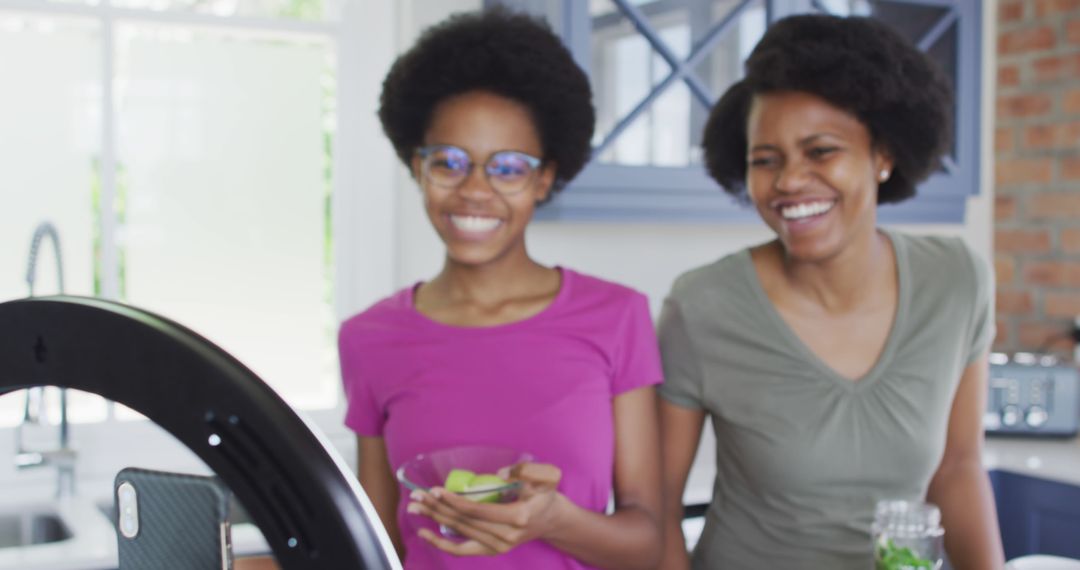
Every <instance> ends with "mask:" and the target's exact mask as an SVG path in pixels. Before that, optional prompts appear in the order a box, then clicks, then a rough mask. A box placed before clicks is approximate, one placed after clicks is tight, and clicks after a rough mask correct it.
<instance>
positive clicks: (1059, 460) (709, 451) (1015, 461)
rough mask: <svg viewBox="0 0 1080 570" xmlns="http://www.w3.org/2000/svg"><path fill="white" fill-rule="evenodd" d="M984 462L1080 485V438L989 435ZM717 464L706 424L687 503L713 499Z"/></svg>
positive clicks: (689, 486) (689, 483)
mask: <svg viewBox="0 0 1080 570" xmlns="http://www.w3.org/2000/svg"><path fill="white" fill-rule="evenodd" d="M983 465H985V466H986V469H987V470H995V469H997V470H1001V471H1009V472H1011V473H1017V474H1020V475H1027V476H1030V477H1037V478H1040V479H1046V480H1050V481H1056V482H1059V483H1065V484H1068V485H1076V486H1080V438H1078V437H1072V438H1068V439H1060V438H1059V439H1038V438H1031V437H1026V438H1024V437H1002V436H988V437H987V438H986V444H985V447H984V449H983ZM715 466H716V443H715V441H714V439H713V434H712V426H711V425H709V424H708V423H706V425H705V429H704V430H703V432H702V438H701V444H700V446H699V447H698V454H697V457H696V458H695V459H694V465H693V466H692V467H691V469H690V477H689V479H688V480H687V482H686V491H685V492H684V493H683V503H684V504H687V505H700V504H707V503H709V502H710V501H711V500H712V486H713V478H714V477H715V474H716V467H715Z"/></svg>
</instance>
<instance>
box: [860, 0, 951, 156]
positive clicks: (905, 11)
mask: <svg viewBox="0 0 1080 570" xmlns="http://www.w3.org/2000/svg"><path fill="white" fill-rule="evenodd" d="M950 9H951V7H950V6H932V5H922V4H913V3H910V2H885V1H876V2H873V16H874V17H875V18H880V19H881V20H883V21H885V22H886V23H887V24H889V25H890V26H892V27H893V28H895V29H896V30H897V31H899V32H900V33H901V34H902V35H903V36H904V37H906V38H908V39H909V40H911V42H912V43H914V44H916V45H918V44H920V43H921V42H922V41H923V40H924V38H927V34H929V33H931V32H932V31H934V30H935V29H936V28H937V27H938V24H939V22H941V21H942V19H943V18H945V17H946V16H947V15H948V14H949V11H950ZM958 23H959V20H957V21H954V22H953V23H952V24H951V25H949V26H948V27H946V28H945V29H944V30H943V31H942V33H941V35H940V36H938V37H937V39H936V41H934V42H932V43H930V44H928V45H926V46H925V47H926V53H927V55H929V56H930V59H932V60H934V61H935V62H936V63H937V64H938V65H939V66H940V67H941V70H942V71H943V72H944V73H945V77H946V78H948V80H949V83H950V84H951V85H952V86H953V88H954V89H955V88H956V77H957V73H958V71H959V70H958V69H957V61H958V58H959V43H958V36H957V34H958V30H959V28H958ZM958 103H959V101H957V100H956V99H954V100H953V115H954V116H958V115H957V113H959V112H960V109H959V107H958ZM958 143H959V137H954V138H953V148H952V156H953V158H954V159H957V158H958V155H957V146H956V145H957V144H958Z"/></svg>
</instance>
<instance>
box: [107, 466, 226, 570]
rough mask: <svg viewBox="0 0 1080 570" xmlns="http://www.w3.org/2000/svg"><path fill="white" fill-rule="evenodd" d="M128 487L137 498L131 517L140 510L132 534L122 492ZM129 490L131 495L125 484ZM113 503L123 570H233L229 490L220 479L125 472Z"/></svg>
mask: <svg viewBox="0 0 1080 570" xmlns="http://www.w3.org/2000/svg"><path fill="white" fill-rule="evenodd" d="M125 483H128V484H130V485H131V487H133V488H134V491H135V493H134V495H135V497H136V500H135V508H134V509H128V513H127V516H129V517H130V516H132V512H131V511H132V510H134V511H137V513H136V514H135V516H137V525H138V526H137V529H136V532H135V533H134V535H133V536H131V534H132V533H131V532H130V531H131V530H132V529H133V528H135V527H132V526H128V527H126V528H125V527H124V524H125V519H124V516H125V513H124V512H123V507H122V506H121V503H122V501H121V499H120V491H121V486H122V485H124V484H125ZM125 492H127V493H130V490H128V489H127V487H126V486H125ZM113 504H114V505H115V506H116V510H115V513H116V514H117V520H116V521H113V522H114V523H115V524H116V525H117V532H116V538H117V545H118V553H119V561H120V570H230V569H231V568H232V544H231V538H230V532H229V523H228V515H229V490H228V488H227V487H226V486H225V485H224V484H223V483H221V482H220V481H219V480H218V479H217V478H216V477H205V476H200V475H186V474H181V473H167V472H162V471H150V470H147V469H136V468H126V469H123V470H121V471H120V473H118V474H117V475H116V480H115V481H114V482H113ZM125 504H126V505H127V506H129V507H130V506H131V504H130V502H128V503H125ZM127 524H128V525H130V524H131V521H130V520H128V521H127ZM125 531H126V532H125Z"/></svg>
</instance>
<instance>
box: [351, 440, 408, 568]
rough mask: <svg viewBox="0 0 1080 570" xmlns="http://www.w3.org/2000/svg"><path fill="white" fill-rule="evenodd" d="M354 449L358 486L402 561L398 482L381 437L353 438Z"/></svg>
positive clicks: (402, 546)
mask: <svg viewBox="0 0 1080 570" xmlns="http://www.w3.org/2000/svg"><path fill="white" fill-rule="evenodd" d="M356 449H357V453H358V455H359V457H358V468H357V475H358V476H359V477H360V486H361V487H363V488H364V492H365V493H367V495H368V498H369V499H371V504H372V505H373V506H374V507H375V512H377V513H378V514H379V520H381V521H382V524H383V526H384V527H386V534H388V535H390V541H391V542H393V543H394V549H395V550H397V553H398V557H399V558H401V559H402V560H404V559H405V545H404V543H403V542H402V540H401V530H400V529H399V528H398V525H397V505H398V498H399V497H398V482H397V480H396V479H395V478H394V473H393V471H392V470H391V469H390V460H389V458H388V457H387V455H386V443H385V442H384V441H383V438H381V437H364V436H357V438H356Z"/></svg>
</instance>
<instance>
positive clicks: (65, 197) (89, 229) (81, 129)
mask: <svg viewBox="0 0 1080 570" xmlns="http://www.w3.org/2000/svg"><path fill="white" fill-rule="evenodd" d="M100 57H101V39H100V37H99V34H98V27H97V25H96V24H94V23H91V22H84V21H81V20H74V19H65V18H57V17H51V16H29V15H25V14H18V13H12V12H0V69H3V70H4V88H3V89H2V90H0V131H2V132H3V133H4V136H2V137H0V170H2V171H3V172H4V179H5V182H4V184H3V186H2V187H0V200H2V202H3V204H4V207H3V208H0V243H3V244H6V246H5V247H0V267H2V268H3V269H2V270H0V300H9V299H13V298H20V297H25V296H26V295H27V294H28V292H29V290H28V287H27V283H26V275H27V272H26V270H27V260H28V256H29V249H30V241H31V237H32V236H33V233H34V229H35V227H36V226H37V225H38V223H39V222H43V221H49V222H51V223H52V224H53V226H54V227H55V228H56V231H57V233H58V234H59V236H60V245H61V258H62V260H63V272H64V285H65V290H66V292H67V293H69V294H76V295H92V294H93V293H94V291H95V287H94V275H95V270H94V241H95V240H94V236H95V232H96V226H95V224H96V223H97V219H98V216H97V212H96V203H95V202H96V192H95V188H96V179H97V168H96V164H97V157H98V152H99V148H100V142H99V141H100V139H101V130H100V120H101V112H100V109H101V85H100V81H101V66H100ZM43 245H44V247H42V249H41V250H40V253H39V255H38V266H37V271H36V272H35V287H34V292H35V294H38V295H53V294H56V293H57V292H59V289H58V279H57V272H56V258H55V256H54V255H53V247H52V243H51V242H44V244H43ZM23 400H24V396H23V394H22V393H21V392H20V393H18V394H11V395H8V396H7V397H4V398H0V425H13V424H15V423H16V422H18V421H19V420H20V419H21V418H22V413H23V410H22V405H23ZM46 404H47V405H46V408H45V414H46V416H47V418H48V419H55V418H56V417H58V416H57V414H58V413H59V404H58V401H57V400H55V399H54V398H52V397H50V398H47V399H46ZM69 406H70V412H71V416H72V418H73V419H74V420H79V421H90V420H93V419H96V418H98V419H99V418H101V417H103V415H104V410H105V404H104V400H101V399H100V398H97V397H96V396H90V395H85V394H80V395H74V394H73V395H72V396H71V397H70V399H69Z"/></svg>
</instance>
